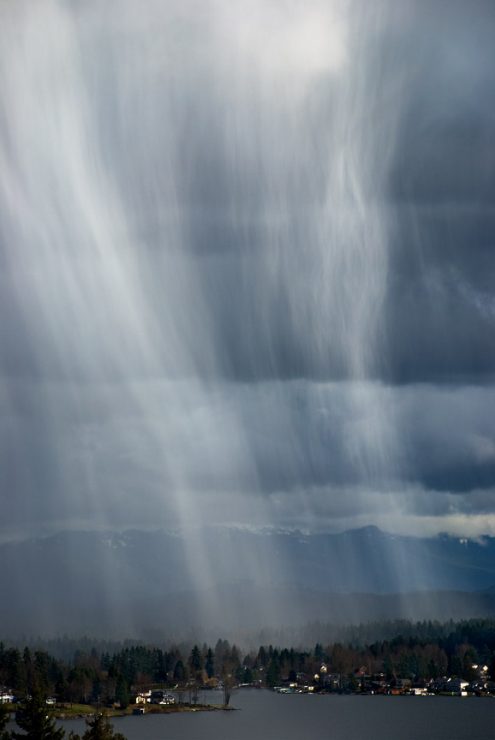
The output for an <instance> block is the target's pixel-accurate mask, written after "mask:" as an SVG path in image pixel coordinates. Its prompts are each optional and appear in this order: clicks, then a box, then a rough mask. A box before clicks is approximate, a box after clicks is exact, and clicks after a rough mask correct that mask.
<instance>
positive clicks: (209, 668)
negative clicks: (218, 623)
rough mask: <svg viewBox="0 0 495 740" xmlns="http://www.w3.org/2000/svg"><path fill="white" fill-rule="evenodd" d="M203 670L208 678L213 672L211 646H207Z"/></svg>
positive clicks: (213, 664)
mask: <svg viewBox="0 0 495 740" xmlns="http://www.w3.org/2000/svg"><path fill="white" fill-rule="evenodd" d="M205 670H206V675H207V676H208V678H212V676H213V674H214V672H215V663H214V658H213V650H212V649H211V648H208V652H207V653H206V662H205Z"/></svg>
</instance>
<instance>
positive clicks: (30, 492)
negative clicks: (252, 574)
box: [0, 2, 495, 534]
mask: <svg viewBox="0 0 495 740" xmlns="http://www.w3.org/2000/svg"><path fill="white" fill-rule="evenodd" d="M172 5H173V4H172ZM221 5H222V4H220V6H221ZM289 5H290V8H292V5H291V4H289ZM317 5H318V4H317ZM330 5H331V4H329V7H330ZM62 6H63V4H62ZM220 6H217V5H215V4H213V5H212V6H211V13H210V14H208V13H207V12H205V11H203V12H200V8H199V4H198V5H197V7H196V6H195V7H196V10H197V11H198V13H199V16H196V15H195V13H191V12H188V11H187V9H186V10H185V11H184V10H180V9H179V7H177V9H176V11H177V13H176V15H177V17H175V18H174V20H173V23H171V22H170V19H169V18H168V16H167V14H165V15H164V11H163V8H162V7H161V6H160V3H157V4H156V6H155V4H152V11H150V15H149V16H148V15H147V14H146V13H145V12H144V13H142V12H141V10H139V11H136V10H133V8H132V4H128V3H124V4H123V7H124V11H126V12H123V13H122V17H121V15H120V14H118V15H117V16H114V15H113V14H112V13H109V12H108V10H106V11H105V10H101V7H99V6H98V4H95V5H93V4H91V3H89V4H85V3H81V4H78V5H77V6H71V7H70V10H69V12H68V14H64V15H63V19H62V20H63V21H64V23H66V24H67V27H65V26H64V27H63V28H64V29H65V30H64V33H66V34H67V38H65V36H63V33H62V32H61V31H60V28H59V25H58V24H59V22H60V20H61V19H60V18H59V16H58V10H57V9H59V8H60V7H61V6H59V5H58V4H57V3H55V4H50V8H51V9H52V10H53V9H55V11H56V12H55V16H54V20H55V21H56V22H52V26H50V28H56V29H58V30H57V32H56V33H55V34H54V36H53V38H52V41H53V44H52V45H53V49H54V51H53V54H54V57H53V59H52V57H51V56H50V54H51V53H52V47H51V46H50V45H48V46H47V45H46V43H45V40H44V39H43V38H41V40H40V39H39V38H38V36H37V34H38V33H39V29H38V30H36V28H33V29H32V30H31V34H34V36H33V37H31V36H29V37H28V40H27V42H25V46H24V47H20V48H21V50H22V53H21V52H19V53H20V57H19V59H17V57H16V54H17V53H18V49H17V47H16V49H15V50H14V49H12V51H11V55H12V59H13V61H12V62H11V73H12V74H11V76H9V77H8V78H7V77H6V78H3V77H2V78H0V82H1V83H2V85H3V86H4V87H5V90H6V95H5V100H6V101H7V104H6V105H5V108H4V109H3V112H2V111H0V115H3V118H2V119H1V120H2V123H5V126H4V127H3V128H4V129H5V131H4V133H3V135H1V136H2V138H0V144H1V145H2V148H1V149H0V155H3V157H4V159H3V160H2V161H4V163H5V165H6V168H5V172H6V173H7V174H6V175H4V176H3V177H4V180H0V184H2V185H3V189H2V191H1V195H2V199H1V200H0V220H1V223H2V228H1V243H0V259H1V264H2V268H3V269H2V274H1V276H0V288H1V290H0V312H1V315H2V317H3V321H2V323H1V325H0V341H1V353H0V368H1V373H2V382H1V383H0V402H1V409H2V421H1V424H0V435H1V436H0V439H1V445H0V455H1V461H0V462H1V464H0V468H1V470H2V477H3V482H2V492H3V494H4V495H5V497H6V498H7V497H10V494H11V492H12V491H15V496H13V497H12V504H11V506H9V509H8V511H4V512H3V517H4V518H3V522H4V525H3V526H4V527H5V528H6V529H8V528H9V527H11V526H12V527H13V526H19V527H21V526H22V524H23V523H24V524H26V523H28V524H29V525H31V524H36V523H38V524H39V523H41V522H43V523H45V524H46V525H47V526H49V525H51V526H55V523H59V522H61V523H64V522H65V523H67V522H69V523H71V524H72V525H73V526H75V525H76V524H78V523H85V524H86V525H88V526H91V525H92V524H94V523H95V522H96V521H97V522H98V523H99V524H101V523H102V522H106V521H111V522H113V523H115V524H116V525H119V526H128V525H130V524H133V523H134V524H143V525H147V526H149V525H152V524H157V525H158V524H160V525H166V524H168V523H170V525H171V526H172V525H173V526H175V525H176V524H179V525H180V524H181V523H184V521H187V522H189V519H194V517H195V516H196V520H197V521H200V522H201V521H207V520H213V521H214V520H215V518H217V519H222V520H232V521H235V520H239V521H243V522H244V523H251V522H254V523H256V524H261V523H267V522H270V523H274V524H289V525H291V526H300V525H301V524H304V525H305V526H308V527H309V528H311V527H325V526H326V527H329V528H331V527H332V526H344V525H345V526H353V524H365V523H367V522H369V521H370V520H373V521H377V522H379V521H382V522H386V517H387V516H388V515H389V514H390V516H391V517H394V516H395V519H393V522H392V523H393V525H394V526H397V527H399V528H400V527H401V526H402V529H404V530H407V529H408V527H409V526H410V525H409V524H407V522H406V524H403V525H400V516H401V514H404V515H407V516H411V517H417V518H418V519H419V520H420V519H421V517H431V518H432V519H435V518H437V519H438V524H430V525H429V530H428V531H438V529H442V526H443V524H442V521H443V519H444V518H445V517H447V516H453V517H459V520H456V522H455V529H456V531H459V530H461V529H462V522H463V521H464V523H465V526H466V531H468V530H469V532H474V533H477V534H479V533H482V532H483V530H482V524H480V523H476V525H473V527H472V528H471V529H470V528H469V526H468V524H467V523H466V522H467V518H468V517H475V516H477V515H484V514H487V515H489V516H493V515H495V511H494V507H495V504H494V503H493V502H494V499H493V490H494V488H495V447H494V443H493V440H494V439H495V423H494V421H493V418H494V416H495V415H494V414H493V413H490V410H491V409H492V408H494V407H495V398H494V392H493V386H492V385H491V383H492V381H493V377H494V370H495V341H494V328H495V259H494V249H495V244H494V241H495V209H494V206H493V193H494V192H495V180H494V178H495V175H494V173H495V159H494V157H495V148H494V147H493V142H492V138H493V131H494V130H495V126H494V124H495V28H494V18H493V16H494V13H493V8H492V7H491V3H489V2H476V3H474V4H469V6H468V5H466V4H465V3H460V2H452V3H449V5H448V7H447V5H445V4H441V3H437V4H434V3H431V2H413V3H404V4H400V8H397V7H393V6H395V4H392V3H390V4H389V5H386V6H383V7H382V5H380V6H379V10H378V14H377V17H376V18H375V17H374V16H373V19H374V20H373V23H370V24H369V27H368V26H367V25H366V19H367V18H368V15H366V13H364V5H363V19H364V20H363V21H362V25H360V22H358V21H357V20H355V19H354V20H353V21H352V23H353V24H354V25H352V24H351V25H352V30H353V33H350V34H349V39H348V44H349V49H350V52H349V59H348V60H346V61H344V62H343V63H342V67H339V64H340V62H339V61H338V59H337V62H335V64H336V65H337V66H336V70H337V71H335V69H334V68H333V67H331V68H330V71H329V70H328V69H327V68H325V70H324V72H319V73H318V74H316V75H314V73H313V71H311V70H312V68H311V69H310V72H311V74H309V73H308V72H307V70H305V68H304V63H303V62H304V59H305V58H306V57H309V56H310V52H311V50H312V49H313V48H314V46H315V45H316V46H317V44H316V42H315V43H313V41H314V38H313V36H314V35H315V32H314V28H313V27H311V33H312V35H310V40H311V42H312V43H311V44H310V45H308V46H307V47H304V48H303V52H304V53H303V54H302V57H301V58H302V59H303V62H301V58H299V57H297V58H296V60H295V62H294V59H293V57H291V56H290V54H289V56H288V59H287V60H286V61H287V62H288V63H289V62H292V63H293V64H295V66H294V68H293V69H292V68H291V71H290V74H289V73H288V72H286V71H284V70H282V72H281V71H280V69H279V67H277V64H278V63H279V60H278V56H279V51H280V49H279V48H278V47H277V46H276V43H277V36H276V33H275V32H274V31H273V29H272V31H270V28H271V27H270V25H269V24H268V36H265V35H264V34H266V33H267V31H266V30H265V25H266V24H265V23H262V24H261V26H260V27H258V26H257V25H256V23H254V27H255V32H256V34H258V35H256V34H255V40H256V50H257V52H258V56H259V57H260V59H261V61H258V60H257V59H256V58H253V57H252V56H249V55H248V56H247V60H248V62H246V60H243V57H242V53H239V54H237V51H238V50H237V48H236V37H233V40H232V39H230V37H229V34H230V31H231V30H232V33H234V31H235V30H236V29H235V28H233V29H231V27H230V26H229V23H226V26H227V30H228V33H227V35H226V36H225V37H222V36H221V34H220V33H219V32H218V29H216V27H215V22H214V21H215V18H216V16H215V13H218V14H219V15H220V16H222V18H221V20H223V15H222V14H223V13H224V12H225V13H227V11H228V4H225V7H220ZM324 6H325V7H324ZM109 7H111V6H109ZM260 7H261V6H260ZM277 7H279V6H277V5H276V4H274V8H275V10H274V13H275V19H273V18H271V16H269V17H268V21H270V23H272V24H273V25H274V28H276V29H277V28H278V26H279V25H280V24H279V20H280V19H279V18H278V16H277V12H279V11H277V10H276V8H277ZM280 7H281V6H280ZM284 7H285V6H284ZM288 7H289V6H288ZM294 7H295V6H294ZM219 8H220V9H219ZM318 8H319V12H320V11H321V12H322V13H323V18H324V19H326V20H328V18H327V17H326V16H325V12H327V9H326V4H325V3H323V4H322V5H321V8H320V6H319V5H318ZM322 8H323V10H322ZM292 9H293V8H292ZM264 13H265V10H262V11H261V18H262V20H263V21H264V20H265V17H264V15H263V14H264ZM102 14H103V15H102ZM288 15H289V16H290V13H288ZM360 17H361V16H360ZM239 18H240V19H241V21H242V22H239V28H240V29H241V31H242V30H243V29H244V28H245V26H246V24H247V25H248V26H249V23H247V21H248V20H250V19H249V18H244V11H242V13H240V15H239ZM284 18H285V16H284ZM154 19H156V23H157V27H158V29H159V32H157V31H155V29H154V27H153V26H154V23H153V22H152V21H153V20H154ZM270 19H271V20H270ZM227 20H228V21H229V22H230V21H231V20H232V19H230V20H229V17H228V15H227ZM217 21H218V19H217ZM13 23H14V25H15V24H16V23H17V24H18V25H19V26H23V24H27V20H26V18H24V19H22V18H21V19H20V20H17V21H14V22H13ZM220 25H221V24H220ZM296 26H297V28H299V25H298V24H296ZM222 28H223V26H222ZM171 29H172V30H171ZM215 33H217V34H218V35H217V36H215ZM223 33H226V32H225V29H223ZM270 33H271V34H272V35H271V36H270ZM287 33H288V34H289V39H290V40H291V44H289V47H290V50H291V49H292V48H293V47H294V43H292V42H293V36H291V35H290V34H291V33H293V29H292V26H291V25H290V23H289V29H288V31H287ZM60 37H63V39H62V41H63V43H62V42H60ZM242 38H243V37H242V33H241V34H240V39H241V41H242ZM294 38H295V39H296V40H297V38H298V37H297V35H296V36H295V37H294ZM37 39H38V41H39V43H40V46H39V49H38V56H36V54H34V52H33V54H34V57H33V59H34V61H30V57H29V54H30V53H31V51H32V48H33V45H34V50H35V52H36V49H37V48H38V47H37V46H36V43H34V42H36V40H37ZM64 39H65V40H64ZM219 39H220V40H221V41H222V44H220V43H219ZM267 39H268V41H270V44H273V45H274V46H273V49H274V50H275V51H273V49H272V47H271V46H270V44H267V43H265V42H266V41H267ZM248 40H249V39H248ZM250 41H252V39H250ZM332 41H333V42H334V43H335V44H336V45H337V41H338V35H337V37H336V39H332ZM224 46H225V47H227V49H228V50H230V51H229V53H228V54H227V53H226V52H225V50H224ZM234 47H235V48H234ZM282 51H283V47H282ZM239 58H240V59H241V61H242V63H240V62H239ZM26 60H27V61H26ZM40 60H41V61H40ZM320 61H321V60H319V59H316V60H313V63H314V64H316V65H318V63H319V62H320ZM41 62H43V64H45V65H46V70H45V67H43V64H42V63H41ZM327 62H328V60H327ZM236 63H239V64H240V67H239V69H238V68H237V67H236ZM256 64H258V65H259V66H258V67H256ZM243 65H244V66H243ZM346 65H347V66H346ZM253 68H254V71H253ZM299 68H301V69H302V71H301V70H300V69H299ZM317 68H318V67H317ZM349 70H350V71H349ZM58 72H60V73H61V74H62V77H61V79H59V77H58V76H57V74H58ZM260 72H262V73H263V74H260ZM38 73H39V75H40V78H38V77H37V76H36V75H37V74H38ZM298 73H299V75H300V76H299V77H298ZM44 74H46V77H44V76H43V75H44ZM52 74H53V75H54V78H53V80H52V78H51V77H50V75H52ZM339 74H341V76H342V81H341V82H340V83H339ZM16 75H18V76H16ZM64 75H66V76H64ZM301 75H302V77H301ZM306 75H309V77H307V76H306ZM312 75H313V76H314V77H315V79H313V76H312ZM11 77H12V79H11ZM40 79H41V81H42V82H43V84H39V80H40ZM45 83H46V84H45ZM52 83H53V88H54V89H53V90H52V88H51V85H52ZM301 90H302V92H301ZM19 91H27V92H25V94H23V95H20V94H19ZM9 96H10V97H9ZM52 96H53V97H52ZM32 100H34V101H35V103H36V104H32V106H31V101H32ZM34 113H36V116H35V115H34ZM35 120H36V126H35V127H33V125H32V124H31V121H35ZM6 152H8V155H7V154H5V153H6ZM341 152H344V154H343V155H342V156H341V158H340V159H339V156H340V155H341ZM1 177H2V175H0V178H1ZM356 181H357V182H358V187H357V188H356V185H355V183H356ZM349 255H350V256H349ZM382 283H383V284H382ZM407 516H406V519H407ZM380 518H381V519H380ZM406 519H405V520H404V521H406ZM391 521H392V520H391ZM336 523H337V524H336ZM415 526H416V525H415ZM452 526H453V527H454V525H452ZM435 528H436V529H435ZM411 529H414V527H412V525H411ZM416 529H417V530H420V529H421V525H420V524H419V525H417V526H416Z"/></svg>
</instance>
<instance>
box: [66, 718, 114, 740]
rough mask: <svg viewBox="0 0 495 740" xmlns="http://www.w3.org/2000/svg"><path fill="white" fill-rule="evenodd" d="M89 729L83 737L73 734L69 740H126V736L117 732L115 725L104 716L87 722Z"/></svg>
mask: <svg viewBox="0 0 495 740" xmlns="http://www.w3.org/2000/svg"><path fill="white" fill-rule="evenodd" d="M86 725H87V727H88V729H87V730H86V732H85V733H84V735H83V736H82V738H81V737H80V736H79V735H74V733H72V732H71V734H70V738H69V740H126V738H125V735H122V733H120V732H115V731H114V729H113V725H112V724H111V723H110V720H109V719H108V717H106V716H105V715H104V714H96V715H95V716H94V717H93V718H92V719H87V720H86Z"/></svg>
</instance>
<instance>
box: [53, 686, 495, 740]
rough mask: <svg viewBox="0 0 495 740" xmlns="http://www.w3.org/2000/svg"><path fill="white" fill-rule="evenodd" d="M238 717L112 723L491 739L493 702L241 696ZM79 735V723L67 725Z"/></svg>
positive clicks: (182, 736)
mask: <svg viewBox="0 0 495 740" xmlns="http://www.w3.org/2000/svg"><path fill="white" fill-rule="evenodd" d="M233 706H235V707H236V708H238V709H239V711H237V712H210V713H208V712H198V713H195V714H175V715H174V714H173V715H155V716H153V715H148V716H144V717H126V718H120V719H118V718H117V719H115V720H114V726H115V729H116V730H119V731H120V732H122V733H123V734H124V735H125V736H126V737H127V738H128V740H162V739H163V740H253V738H256V739H257V740H306V738H325V739H326V738H328V740H365V739H366V740H375V738H376V740H425V739H427V740H494V738H495V726H494V720H495V700H494V699H477V698H474V697H469V698H462V699H461V698H456V697H435V696H432V697H412V696H411V697H386V696H384V697H379V696H362V697H359V696H309V695H291V696H290V695H289V696H284V695H280V694H274V693H272V692H269V691H256V690H249V689H246V690H241V691H239V692H237V693H235V694H234V696H233ZM63 724H64V727H66V728H67V729H72V730H75V731H78V732H79V731H81V730H82V729H83V726H84V723H82V722H81V723H79V722H65V723H63Z"/></svg>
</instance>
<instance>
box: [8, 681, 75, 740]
mask: <svg viewBox="0 0 495 740" xmlns="http://www.w3.org/2000/svg"><path fill="white" fill-rule="evenodd" d="M15 721H16V723H17V724H18V725H19V727H20V728H21V730H24V733H26V734H24V733H23V734H21V733H20V732H16V731H15V730H14V731H13V732H12V738H13V740H62V739H63V738H64V737H65V732H64V730H63V729H62V728H58V729H57V727H56V725H55V720H54V718H53V717H50V715H49V714H48V712H47V708H46V704H45V700H44V698H43V697H42V695H41V694H40V693H39V692H38V691H33V694H32V696H30V697H28V698H26V699H24V701H23V702H22V704H21V707H20V709H18V710H17V712H16V716H15Z"/></svg>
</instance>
